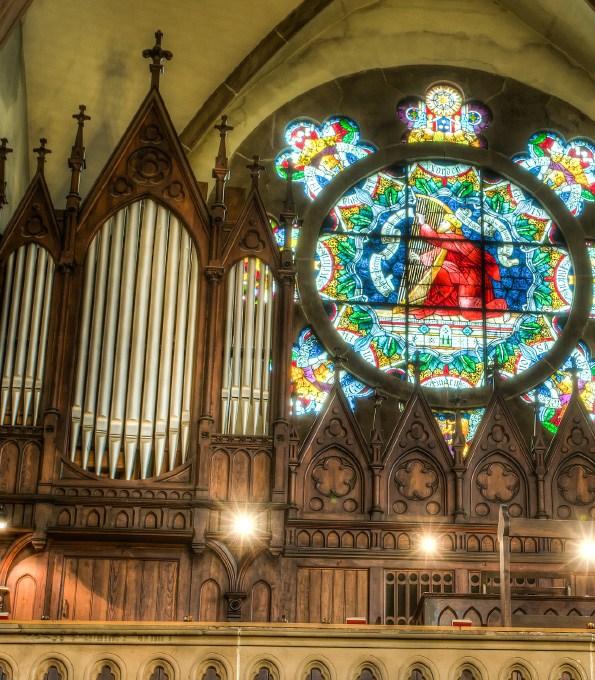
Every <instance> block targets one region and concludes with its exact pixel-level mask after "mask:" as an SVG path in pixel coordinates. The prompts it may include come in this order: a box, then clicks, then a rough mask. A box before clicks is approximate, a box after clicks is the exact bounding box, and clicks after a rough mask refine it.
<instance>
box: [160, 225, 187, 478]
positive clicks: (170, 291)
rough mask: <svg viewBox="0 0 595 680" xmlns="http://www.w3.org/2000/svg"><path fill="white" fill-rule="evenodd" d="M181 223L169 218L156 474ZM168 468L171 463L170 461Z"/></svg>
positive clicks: (162, 444) (165, 412)
mask: <svg viewBox="0 0 595 680" xmlns="http://www.w3.org/2000/svg"><path fill="white" fill-rule="evenodd" d="M180 230H181V229H180V223H179V222H178V220H177V219H176V218H175V217H170V221H169V243H168V246H167V268H166V278H165V298H164V301H163V327H162V330H161V355H160V357H159V386H158V392H157V413H156V416H155V474H156V475H159V474H161V468H162V467H163V458H164V456H165V439H166V435H167V416H168V410H169V396H170V392H171V364H172V355H173V347H174V326H175V320H176V319H175V316H176V293H177V284H178V265H179V263H180ZM170 469H171V465H170Z"/></svg>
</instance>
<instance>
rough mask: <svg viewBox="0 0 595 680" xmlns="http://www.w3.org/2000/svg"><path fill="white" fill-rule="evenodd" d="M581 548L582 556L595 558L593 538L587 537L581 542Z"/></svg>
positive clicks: (587, 558)
mask: <svg viewBox="0 0 595 680" xmlns="http://www.w3.org/2000/svg"><path fill="white" fill-rule="evenodd" d="M579 550H580V553H581V556H582V557H583V558H584V559H585V560H589V561H590V560H593V559H595V541H594V540H593V539H587V540H585V541H583V542H582V543H580V544H579Z"/></svg>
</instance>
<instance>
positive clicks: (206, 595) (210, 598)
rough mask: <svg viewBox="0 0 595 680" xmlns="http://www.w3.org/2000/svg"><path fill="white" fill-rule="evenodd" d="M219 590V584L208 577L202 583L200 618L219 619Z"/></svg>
mask: <svg viewBox="0 0 595 680" xmlns="http://www.w3.org/2000/svg"><path fill="white" fill-rule="evenodd" d="M220 593H221V590H220V588H219V585H218V584H217V583H216V582H215V581H213V580H212V579H209V580H208V581H205V582H204V583H203V584H202V587H201V589H200V614H199V616H200V620H201V621H219V598H220V597H221V595H220Z"/></svg>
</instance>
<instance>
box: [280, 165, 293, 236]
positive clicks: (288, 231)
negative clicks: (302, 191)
mask: <svg viewBox="0 0 595 680" xmlns="http://www.w3.org/2000/svg"><path fill="white" fill-rule="evenodd" d="M294 174H295V168H294V167H293V164H292V163H291V161H288V163H287V186H286V189H285V201H284V202H283V211H282V212H281V220H280V225H281V226H282V228H283V248H284V249H291V238H292V235H293V234H292V232H293V227H294V226H295V225H296V223H297V213H296V211H295V201H294V200H293V179H292V178H293V175H294Z"/></svg>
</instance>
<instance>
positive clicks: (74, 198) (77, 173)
mask: <svg viewBox="0 0 595 680" xmlns="http://www.w3.org/2000/svg"><path fill="white" fill-rule="evenodd" d="M86 109H87V107H86V106H85V105H84V104H80V105H79V112H78V113H73V114H72V117H73V118H74V119H75V120H76V121H77V123H78V127H77V130H76V138H75V140H74V146H73V147H72V153H71V154H70V158H69V159H68V167H69V168H70V169H71V170H72V175H71V179H70V192H69V194H68V198H67V203H66V209H67V210H68V211H70V210H71V208H72V207H76V206H78V204H79V203H80V200H81V197H80V195H79V185H80V180H81V171H82V170H83V169H84V168H85V147H84V146H83V128H84V127H85V121H86V120H91V116H87V114H86V113H85V111H86Z"/></svg>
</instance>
